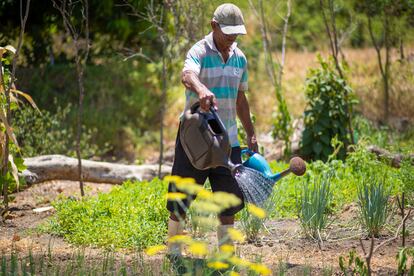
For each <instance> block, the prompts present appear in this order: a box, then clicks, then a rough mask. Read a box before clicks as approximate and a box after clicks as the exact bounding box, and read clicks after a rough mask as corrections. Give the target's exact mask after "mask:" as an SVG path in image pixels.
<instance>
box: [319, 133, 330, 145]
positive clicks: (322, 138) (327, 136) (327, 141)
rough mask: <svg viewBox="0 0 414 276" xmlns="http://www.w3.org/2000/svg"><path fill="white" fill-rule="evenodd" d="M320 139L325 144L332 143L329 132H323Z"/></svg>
mask: <svg viewBox="0 0 414 276" xmlns="http://www.w3.org/2000/svg"><path fill="white" fill-rule="evenodd" d="M320 139H321V141H322V142H323V143H324V144H325V145H328V146H329V145H330V144H331V139H330V137H329V135H327V134H323V135H322V136H320Z"/></svg>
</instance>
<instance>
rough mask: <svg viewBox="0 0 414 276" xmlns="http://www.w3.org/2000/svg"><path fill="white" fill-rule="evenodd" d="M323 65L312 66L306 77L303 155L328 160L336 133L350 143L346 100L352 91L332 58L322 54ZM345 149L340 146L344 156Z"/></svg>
mask: <svg viewBox="0 0 414 276" xmlns="http://www.w3.org/2000/svg"><path fill="white" fill-rule="evenodd" d="M319 63H320V68H316V69H311V70H310V71H309V73H308V76H307V79H306V88H305V94H306V98H307V101H308V103H307V105H308V106H307V108H306V110H305V113H304V114H305V129H304V131H303V135H302V141H301V148H302V149H301V150H302V153H303V155H305V156H308V157H310V158H312V159H321V160H324V161H326V160H327V159H328V157H329V156H330V155H331V154H332V152H333V147H332V145H331V140H332V138H334V137H337V139H338V140H339V141H341V142H342V143H344V145H348V144H349V135H348V131H347V125H348V115H347V112H346V102H347V101H348V102H350V105H351V106H349V108H350V109H351V107H352V104H353V103H354V101H350V99H351V97H352V95H353V91H352V89H351V87H349V86H348V85H347V84H346V81H345V80H344V79H342V78H340V77H339V76H338V75H337V73H336V71H335V69H334V65H333V64H332V62H327V61H324V60H323V59H322V58H321V57H320V56H319ZM345 155H346V149H345V148H341V149H340V151H339V152H338V154H337V156H338V157H339V158H341V159H345Z"/></svg>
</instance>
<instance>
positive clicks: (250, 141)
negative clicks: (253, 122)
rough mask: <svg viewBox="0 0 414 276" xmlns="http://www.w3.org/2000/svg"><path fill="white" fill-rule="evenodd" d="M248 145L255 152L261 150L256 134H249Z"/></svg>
mask: <svg viewBox="0 0 414 276" xmlns="http://www.w3.org/2000/svg"><path fill="white" fill-rule="evenodd" d="M247 146H248V147H249V149H250V150H251V151H253V152H258V151H259V145H258V144H257V139H256V135H254V134H253V135H252V136H247Z"/></svg>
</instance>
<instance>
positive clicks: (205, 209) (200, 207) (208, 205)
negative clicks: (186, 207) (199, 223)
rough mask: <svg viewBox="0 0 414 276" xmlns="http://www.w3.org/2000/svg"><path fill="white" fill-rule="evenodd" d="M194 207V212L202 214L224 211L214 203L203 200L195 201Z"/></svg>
mask: <svg viewBox="0 0 414 276" xmlns="http://www.w3.org/2000/svg"><path fill="white" fill-rule="evenodd" d="M193 207H194V208H195V209H194V210H197V212H202V213H208V214H211V213H214V214H217V213H220V211H221V210H222V209H221V207H220V206H218V205H217V204H215V203H212V202H206V201H202V200H198V198H197V200H195V201H194V202H193Z"/></svg>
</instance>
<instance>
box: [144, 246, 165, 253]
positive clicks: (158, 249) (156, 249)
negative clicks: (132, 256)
mask: <svg viewBox="0 0 414 276" xmlns="http://www.w3.org/2000/svg"><path fill="white" fill-rule="evenodd" d="M166 248H167V247H166V246H165V245H154V246H150V247H148V248H147V249H145V253H146V254H147V255H149V256H152V255H155V254H158V253H159V252H161V251H163V250H165V249H166Z"/></svg>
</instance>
